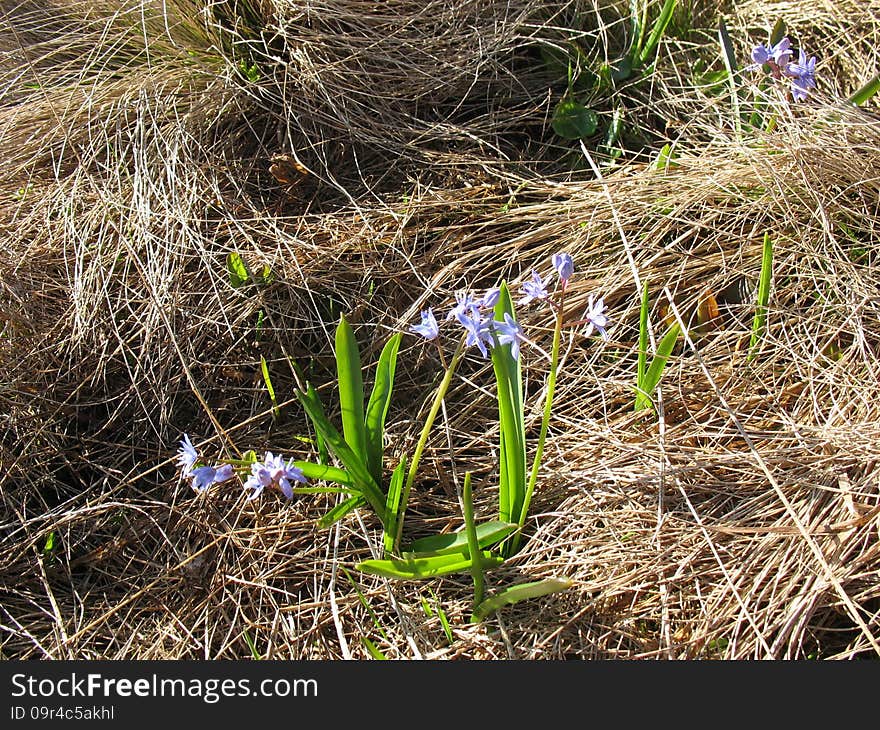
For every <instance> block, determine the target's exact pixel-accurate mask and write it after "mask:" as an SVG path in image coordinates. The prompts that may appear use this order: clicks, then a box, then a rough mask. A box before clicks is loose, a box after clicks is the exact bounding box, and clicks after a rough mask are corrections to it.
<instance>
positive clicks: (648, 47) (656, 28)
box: [639, 0, 675, 66]
mask: <svg viewBox="0 0 880 730" xmlns="http://www.w3.org/2000/svg"><path fill="white" fill-rule="evenodd" d="M674 11H675V0H666V2H665V3H663V7H662V8H661V9H660V15H658V16H657V20H655V21H654V25H653V26H652V27H651V33H650V35H649V36H648V40H647V41H645V45H644V47H643V48H642V52H641V54H640V55H639V66H644V65H645V62H646V61H647V60H648V58H649V57H650V56H651V54H652V53H653V52H654V49H655V48H656V47H657V44H658V43H659V42H660V39H661V38H662V37H663V33H664V32H665V31H666V26H668V25H669V21H670V20H672V13H673V12H674Z"/></svg>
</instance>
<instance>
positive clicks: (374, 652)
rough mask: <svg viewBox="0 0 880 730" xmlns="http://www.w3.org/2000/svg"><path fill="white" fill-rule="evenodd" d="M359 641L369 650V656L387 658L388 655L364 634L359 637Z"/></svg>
mask: <svg viewBox="0 0 880 730" xmlns="http://www.w3.org/2000/svg"><path fill="white" fill-rule="evenodd" d="M361 643H362V644H363V645H364V647H365V648H366V650H367V651H368V652H370V656H371V657H373V659H380V660H383V659H388V657H387V656H385V654H383V653H382V650H381V649H380V648H379V647H378V646H376V645H375V644H374V643H373V642H372V641H370V640H369V639H368V638H367V637H366V636H362V637H361Z"/></svg>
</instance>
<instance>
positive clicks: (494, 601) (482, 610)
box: [471, 578, 572, 623]
mask: <svg viewBox="0 0 880 730" xmlns="http://www.w3.org/2000/svg"><path fill="white" fill-rule="evenodd" d="M571 586H572V582H571V581H570V580H567V579H559V578H547V579H545V580H539V581H535V582H533V583H519V584H517V585H514V586H510V587H509V588H504V589H503V590H501V591H498V593H496V594H495V595H493V596H490V597H489V598H487V599H486V600H485V601H483V602H482V603H481V604H480V605H479V606H477V607H476V608H475V609H474V613H473V615H472V616H471V623H479V622H480V621H482V620H483V619H484V618H486V617H487V616H489V615H490V614H492V613H494V612H495V611H497V610H498V609H499V608H502V607H503V606H509V605H511V604H514V603H519V602H520V601H525V600H527V599H529V598H538V597H539V596H548V595H550V594H551V593H559V592H560V591H564V590H567V589H568V588H571Z"/></svg>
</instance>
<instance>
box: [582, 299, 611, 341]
mask: <svg viewBox="0 0 880 730" xmlns="http://www.w3.org/2000/svg"><path fill="white" fill-rule="evenodd" d="M606 309H608V307H606V306H605V302H604V301H603V300H602V298H601V297H599V299H597V300H596V301H595V302H593V295H592V294H590V297H589V299H588V300H587V311H586V312H584V320H585V321H586V322H587V330H586V332H585V333H584V334H585V335H586V336H587V337H589V336H590V334H591V333H592V331H593V327H595V328H596V329H597V330H598V331H599V334H601V335H602V339H603V340H607V339H608V333H607V332H605V328H606V327H607V326H608V317H606V316H605V310H606Z"/></svg>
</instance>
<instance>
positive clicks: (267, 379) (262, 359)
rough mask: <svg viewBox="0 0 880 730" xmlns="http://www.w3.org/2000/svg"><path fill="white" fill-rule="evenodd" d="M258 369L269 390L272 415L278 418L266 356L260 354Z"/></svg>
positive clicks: (276, 402) (276, 403)
mask: <svg viewBox="0 0 880 730" xmlns="http://www.w3.org/2000/svg"><path fill="white" fill-rule="evenodd" d="M260 370H261V371H262V373H263V382H264V383H265V384H266V390H268V391H269V400H271V401H272V417H273V418H278V401H277V400H276V398H275V388H273V387H272V379H271V378H270V377H269V366H268V365H267V364H266V358H265V357H263V356H262V355H260Z"/></svg>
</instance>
